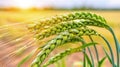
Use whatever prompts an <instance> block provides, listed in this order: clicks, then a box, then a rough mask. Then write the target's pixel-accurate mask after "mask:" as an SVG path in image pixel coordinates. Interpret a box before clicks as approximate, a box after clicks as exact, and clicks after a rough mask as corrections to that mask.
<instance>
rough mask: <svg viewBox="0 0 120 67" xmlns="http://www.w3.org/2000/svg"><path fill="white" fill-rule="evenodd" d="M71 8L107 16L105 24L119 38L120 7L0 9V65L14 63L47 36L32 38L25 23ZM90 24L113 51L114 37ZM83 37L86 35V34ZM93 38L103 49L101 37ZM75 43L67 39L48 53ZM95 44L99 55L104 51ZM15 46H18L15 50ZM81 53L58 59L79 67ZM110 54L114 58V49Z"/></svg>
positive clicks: (11, 64)
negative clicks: (68, 41) (102, 9)
mask: <svg viewBox="0 0 120 67" xmlns="http://www.w3.org/2000/svg"><path fill="white" fill-rule="evenodd" d="M71 12H91V13H95V14H97V15H100V16H102V17H104V18H105V19H106V20H107V24H108V25H109V26H111V27H112V28H113V30H114V32H115V34H116V37H117V39H118V41H119V42H120V11H74V10H71V11H70V10H40V11H27V10H26V11H0V67H16V65H17V64H18V63H19V62H20V60H21V59H22V58H23V57H25V56H27V54H29V53H30V52H31V51H32V50H33V51H34V49H35V48H37V47H38V46H39V45H42V44H45V42H46V41H48V40H49V39H44V40H43V41H41V42H38V41H37V42H36V41H34V40H35V39H34V33H33V32H31V31H30V30H29V29H27V27H28V25H29V24H31V23H35V22H39V20H40V19H43V18H49V17H51V16H56V15H61V14H67V13H71ZM91 28H95V29H96V30H97V32H99V33H101V34H103V35H104V36H105V37H106V38H107V39H108V40H109V42H110V43H111V44H112V45H111V46H112V48H113V51H114V52H115V45H114V40H113V37H112V35H111V34H110V32H109V31H106V29H99V28H96V27H91ZM53 37H54V36H51V37H49V38H53ZM20 38H23V40H20ZM85 38H86V39H87V37H85ZM94 39H95V40H96V41H97V42H98V43H99V45H102V46H104V47H106V49H108V47H107V46H106V45H104V41H102V39H98V38H97V37H94ZM19 40H20V41H19ZM87 41H89V40H87ZM33 42H34V43H33ZM75 44H79V43H74V44H72V43H70V44H69V45H70V46H67V45H68V44H67V45H65V46H61V47H59V48H58V49H55V50H54V51H53V53H52V54H50V55H51V56H52V55H54V54H56V53H58V52H60V50H64V49H66V48H68V47H71V46H72V47H77V46H78V45H76V46H75ZM25 45H27V46H25ZM22 46H24V47H25V48H26V49H27V50H22V49H24V48H21V47H22ZM98 47H99V48H98V52H99V56H100V58H101V57H103V54H104V52H103V51H102V47H100V46H98ZM19 48H21V49H20V50H18V49H19ZM17 50H18V51H17ZM81 54H82V53H74V54H72V55H70V56H69V57H67V58H66V57H65V58H63V59H62V60H61V61H63V60H65V59H67V61H64V63H66V65H67V66H66V67H82V66H81V64H82V62H79V61H80V60H82V58H81V57H82V56H80V55H81ZM114 56H115V58H116V53H115V55H114ZM31 60H32V59H30V60H29V62H25V64H23V65H22V67H28V65H29V64H30V63H31ZM11 62H12V63H11ZM55 65H56V64H55ZM106 66H109V67H111V64H110V63H109V62H105V63H104V64H103V67H106ZM50 67H53V65H50ZM61 67H64V66H61Z"/></svg>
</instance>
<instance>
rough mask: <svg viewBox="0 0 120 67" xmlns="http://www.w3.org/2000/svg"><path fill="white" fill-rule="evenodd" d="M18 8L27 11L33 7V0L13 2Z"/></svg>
mask: <svg viewBox="0 0 120 67" xmlns="http://www.w3.org/2000/svg"><path fill="white" fill-rule="evenodd" d="M14 3H15V5H16V6H17V7H18V8H22V9H28V8H31V7H33V6H34V0H14Z"/></svg>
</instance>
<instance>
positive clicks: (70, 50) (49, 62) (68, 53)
mask: <svg viewBox="0 0 120 67" xmlns="http://www.w3.org/2000/svg"><path fill="white" fill-rule="evenodd" d="M94 44H96V43H88V44H84V45H83V46H81V47H77V48H70V49H67V50H65V51H63V52H61V53H59V54H57V55H55V56H54V57H52V58H51V59H50V60H48V62H47V63H45V64H44V65H43V67H47V66H48V65H50V64H53V63H55V62H57V61H58V60H60V59H62V58H63V57H65V56H68V55H70V54H72V53H75V52H82V50H83V49H84V48H86V47H88V46H91V45H94Z"/></svg>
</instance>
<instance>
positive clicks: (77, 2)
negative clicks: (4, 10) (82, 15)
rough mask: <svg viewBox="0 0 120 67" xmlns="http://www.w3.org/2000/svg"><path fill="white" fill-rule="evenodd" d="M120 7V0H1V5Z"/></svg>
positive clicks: (20, 6) (21, 6) (27, 6)
mask: <svg viewBox="0 0 120 67" xmlns="http://www.w3.org/2000/svg"><path fill="white" fill-rule="evenodd" d="M81 6H86V7H94V8H120V0H0V7H19V8H30V7H38V8H42V7H54V8H74V7H76V8H79V7H81Z"/></svg>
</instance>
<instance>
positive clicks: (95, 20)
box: [18, 12, 120, 67]
mask: <svg viewBox="0 0 120 67" xmlns="http://www.w3.org/2000/svg"><path fill="white" fill-rule="evenodd" d="M91 26H95V27H99V28H105V29H106V30H108V31H109V32H110V33H111V34H112V36H113V39H114V42H115V46H116V54H117V56H116V57H117V59H116V60H115V57H114V53H113V48H112V47H111V44H110V43H109V41H108V40H107V38H105V37H104V36H103V35H102V34H99V33H98V32H97V30H95V29H92V28H90V27H91ZM28 29H29V30H30V31H32V32H34V33H35V38H36V39H37V40H38V41H40V40H43V39H44V38H47V37H50V36H53V35H56V36H55V37H54V38H52V39H51V40H49V41H48V42H46V44H45V45H44V46H42V47H41V46H40V47H38V50H39V52H37V56H36V57H35V59H34V60H33V62H32V64H31V67H47V66H49V65H50V64H53V63H55V62H57V61H58V60H60V59H62V58H63V57H65V56H68V55H70V54H72V53H75V52H82V53H83V56H84V59H83V67H96V66H97V67H101V65H102V63H103V62H104V60H105V59H106V58H107V59H108V61H109V62H110V63H111V65H112V66H113V67H120V63H119V60H120V58H119V57H120V55H119V54H120V45H119V43H118V40H117V38H116V36H115V34H114V32H113V30H112V28H111V27H110V26H109V25H108V24H107V23H106V20H105V19H104V18H103V17H101V16H99V15H96V14H93V13H88V12H74V13H69V14H64V15H57V16H54V17H51V18H45V19H44V20H40V21H39V22H37V23H33V24H29V25H28ZM83 36H88V37H89V39H90V40H91V42H90V43H88V42H86V40H85V39H84V37H83ZM93 36H97V37H100V38H102V39H103V40H104V41H105V43H106V45H107V46H108V48H109V51H106V49H103V50H104V52H105V57H103V58H102V59H99V54H98V50H97V47H96V45H97V44H98V43H97V42H96V41H95V40H93V38H92V37H93ZM74 42H81V44H82V45H80V46H79V47H77V48H68V49H67V50H65V51H63V52H61V53H58V54H57V55H54V56H53V57H51V58H50V59H49V60H48V61H46V62H44V61H45V59H46V58H47V57H48V56H49V54H50V53H51V52H52V51H53V50H54V49H55V48H57V47H59V46H61V45H64V44H66V43H74ZM90 46H93V47H94V50H95V56H96V57H97V64H95V61H94V58H93V54H92V52H91V50H90V49H91V48H90ZM103 48H104V47H103ZM86 49H87V50H88V53H89V54H90V56H88V53H87V52H86ZM33 55H34V54H33ZM25 59H26V58H24V60H25ZM21 62H23V61H21ZM43 62H44V63H43ZM18 66H20V64H19V65H18Z"/></svg>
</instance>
